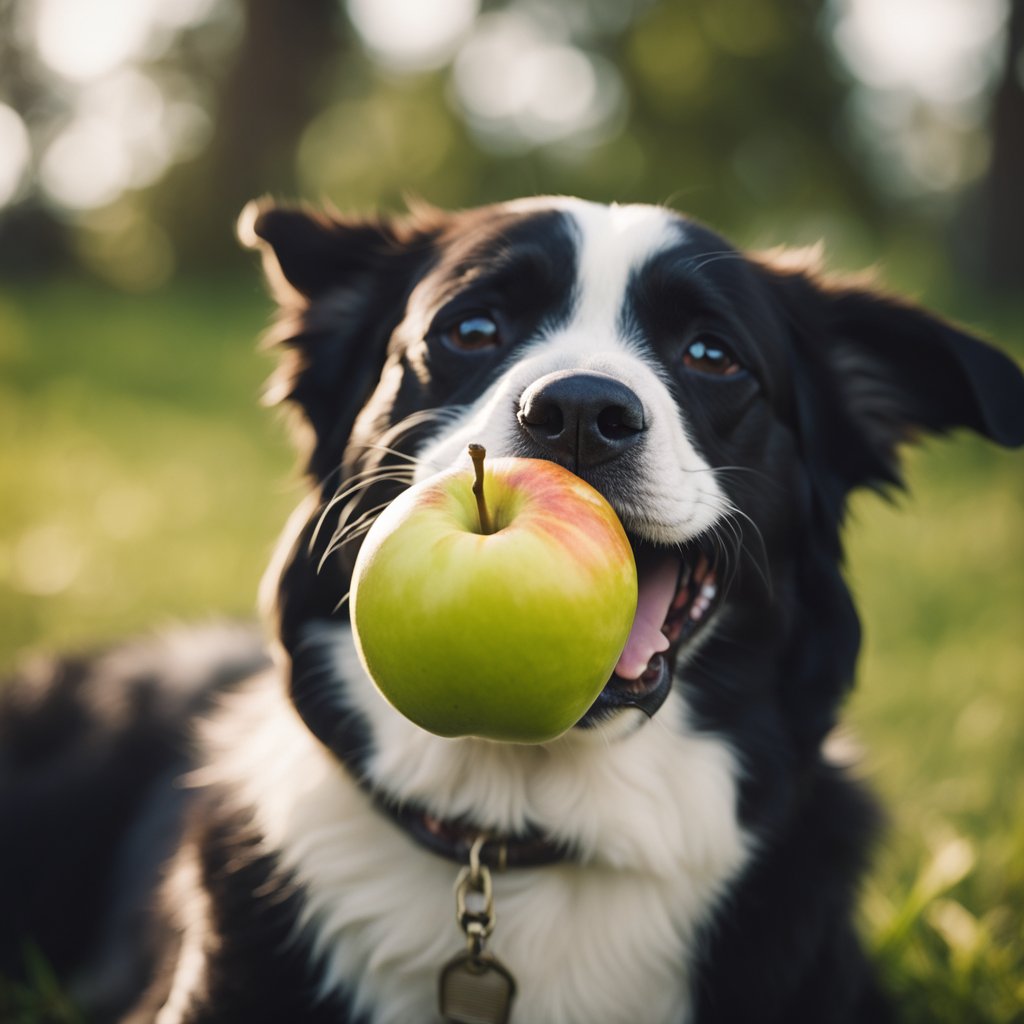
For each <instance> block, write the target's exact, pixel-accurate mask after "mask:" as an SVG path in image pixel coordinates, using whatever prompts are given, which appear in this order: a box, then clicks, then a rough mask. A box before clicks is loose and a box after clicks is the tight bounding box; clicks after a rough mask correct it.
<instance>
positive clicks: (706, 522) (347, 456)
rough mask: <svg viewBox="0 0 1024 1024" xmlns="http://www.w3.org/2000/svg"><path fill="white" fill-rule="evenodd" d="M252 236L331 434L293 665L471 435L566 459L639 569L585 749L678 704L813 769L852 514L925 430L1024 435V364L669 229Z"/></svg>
mask: <svg viewBox="0 0 1024 1024" xmlns="http://www.w3.org/2000/svg"><path fill="white" fill-rule="evenodd" d="M248 230H249V237H250V238H251V239H252V241H253V242H255V243H257V244H260V245H261V246H262V247H263V248H264V251H265V254H266V257H267V261H268V264H269V266H270V269H271V276H272V279H273V280H274V281H275V282H276V286H277V288H278V292H279V295H280V296H281V297H282V300H283V304H284V307H285V310H286V313H285V317H284V320H283V327H282V331H281V337H282V339H283V340H284V342H285V344H286V345H287V347H288V349H289V351H290V358H289V359H288V360H286V362H285V365H284V367H283V371H282V374H281V375H280V377H279V379H278V382H277V386H278V389H279V393H280V395H283V396H284V397H287V398H290V399H291V400H292V401H294V402H296V403H298V405H299V406H300V407H301V408H302V410H303V412H304V413H305V416H306V419H307V421H308V423H309V424H310V425H311V427H312V432H313V440H312V447H311V456H310V467H311V471H312V473H313V475H314V477H315V478H316V480H317V483H318V488H319V497H320V502H321V503H320V505H319V506H318V507H317V509H316V510H315V512H314V513H313V514H312V516H310V517H309V519H308V522H307V525H306V528H305V529H304V530H303V531H301V532H300V538H299V540H298V542H297V543H296V545H295V547H294V549H293V552H292V557H291V558H290V559H289V561H288V562H287V565H286V568H285V571H284V574H283V577H282V578H283V584H282V588H281V600H280V614H281V626H282V636H283V639H284V643H285V646H286V648H289V649H290V650H292V649H293V648H296V647H298V646H300V639H301V635H302V633H303V631H304V630H306V629H308V628H309V627H310V626H311V624H313V623H321V624H322V623H325V622H329V621H335V620H337V621H342V620H344V618H345V616H346V612H345V610H344V609H343V608H342V609H340V610H339V602H340V600H341V599H342V598H343V596H344V594H345V593H346V590H347V575H348V573H349V571H350V568H351V565H352V561H353V559H354V555H355V552H356V550H357V549H358V545H359V542H360V539H361V537H362V536H363V534H364V533H365V530H366V528H367V527H368V526H369V524H370V522H372V518H373V515H374V514H375V510H376V509H379V507H380V506H381V505H382V504H383V503H386V502H387V501H388V500H389V499H390V498H391V497H393V496H394V494H396V493H397V492H398V491H399V490H401V489H402V488H404V487H405V486H407V485H408V483H409V482H411V481H412V480H420V479H423V478H425V477H427V476H429V475H430V474H432V473H435V472H437V471H439V470H443V469H446V468H449V467H451V466H453V465H456V464H460V463H467V456H466V446H467V444H469V443H470V442H478V443H482V444H483V445H484V446H485V447H486V448H487V450H488V452H489V454H491V455H493V456H502V455H515V456H530V457H535V458H544V459H550V460H553V461H555V462H558V463H561V464H562V465H564V466H566V467H568V468H569V469H570V470H572V471H573V472H575V473H577V474H579V475H580V476H581V477H583V478H584V479H586V480H587V481H588V482H589V483H591V484H592V485H593V486H595V487H596V488H597V489H598V490H600V491H601V492H602V493H603V494H604V496H605V497H606V498H607V499H608V501H609V502H610V503H611V505H612V506H613V507H614V508H615V509H616V511H617V512H618V514H619V516H620V518H621V520H622V522H623V524H624V525H625V527H626V530H627V532H628V534H629V536H630V538H631V540H632V542H633V544H634V548H635V551H636V555H637V562H638V566H639V569H640V593H641V597H640V611H639V612H638V619H637V625H636V626H635V627H634V635H633V636H631V638H630V642H629V644H627V649H626V652H625V653H624V656H623V658H622V659H621V660H620V662H619V666H618V668H617V670H616V675H614V676H613V677H612V679H611V680H610V681H609V684H608V686H607V687H606V688H605V690H604V692H603V694H602V696H601V697H600V698H599V700H598V702H597V703H596V704H595V706H594V708H593V709H591V711H590V712H589V713H588V714H587V716H585V718H584V719H583V720H582V721H581V723H580V727H581V729H584V728H586V727H592V726H595V725H602V726H608V727H611V728H613V723H615V722H621V721H623V720H625V719H628V720H629V721H630V722H631V723H632V725H635V724H636V723H637V722H638V721H643V720H644V717H645V716H651V715H653V714H655V713H656V712H657V711H658V710H659V708H660V707H661V706H662V704H663V703H664V701H665V699H666V696H667V695H668V693H669V692H670V691H671V690H672V689H673V688H676V689H682V690H684V691H685V694H686V699H687V703H688V705H689V707H690V709H691V710H692V711H693V712H694V714H696V716H697V717H698V718H699V719H700V720H701V721H702V722H704V723H706V724H707V725H708V727H709V728H711V729H714V730H715V731H717V732H720V733H721V732H724V733H726V734H727V735H729V736H730V737H732V738H733V741H734V742H735V743H736V744H737V745H738V746H740V747H742V746H743V745H744V742H743V739H744V731H745V729H746V728H747V725H746V724H745V723H747V722H748V720H749V717H750V715H751V713H752V710H754V709H756V710H757V713H758V715H759V723H760V724H759V726H758V729H759V731H760V733H761V734H762V735H761V741H762V742H763V736H764V729H765V727H764V723H765V722H768V723H769V726H770V728H769V732H771V730H772V729H774V730H776V731H777V732H778V734H779V736H784V737H785V745H786V746H787V747H788V748H790V749H793V748H796V749H797V750H803V751H811V750H814V749H816V748H817V746H818V744H819V743H820V741H821V739H822V737H823V736H824V734H825V733H826V732H827V730H828V729H829V727H830V726H831V724H832V722H833V718H834V714H835V711H836V707H837V704H838V701H839V698H840V696H841V693H842V692H843V690H844V689H845V687H846V686H847V685H848V684H849V681H850V679H851V676H852V669H853V661H854V657H855V653H856V649H857V644H858V631H857V623H856V616H855V614H854V612H853V610H852V606H851V604H850V601H849V597H848V595H847V591H846V589H845V586H844V585H843V582H842V579H841V577H840V575H839V571H838V561H839V552H840V549H839V540H838V533H839V528H840V525H841V520H842V516H843V508H844V503H845V499H846V496H847V495H848V493H849V492H850V491H851V489H853V488H856V487H859V486H874V487H878V486H883V485H886V484H889V483H894V482H897V480H898V474H897V470H896V449H897V446H898V445H899V443H900V442H902V441H903V440H905V439H908V438H910V437H911V436H913V435H914V434H915V433H918V432H920V431H921V430H931V431H942V430H945V429H948V428H950V427H953V426H957V425H964V426H968V427H971V428H973V429H975V430H977V431H979V432H981V433H984V434H986V435H987V436H989V437H992V438H994V439H995V440H997V441H1001V442H1003V443H1018V442H1019V441H1020V440H1021V438H1022V431H1024V424H1022V419H1024V417H1022V412H1021V408H1022V405H1024V403H1022V401H1021V397H1020V396H1021V391H1020V389H1021V383H1020V374H1019V371H1017V370H1016V368H1015V367H1014V366H1013V364H1012V363H1010V362H1009V361H1008V360H1006V359H1005V358H1004V357H1003V356H1001V355H999V354H998V353H997V352H995V351H994V350H993V349H991V348H989V347H987V346H985V345H983V344H982V343H980V342H977V341H975V340H973V339H971V338H968V337H967V336H966V335H964V334H962V333H960V332H959V331H956V330H954V329H953V328H951V327H949V326H947V325H945V324H943V323H941V322H940V321H938V320H935V319H933V318H931V317H929V316H927V315H926V314H924V313H922V312H920V311H918V310H916V309H913V308H911V307H909V306H905V305H902V304H900V303H897V302H895V301H893V300H889V299H885V298H881V297H879V296H878V295H877V294H874V293H873V292H871V291H870V290H868V289H866V288H863V287H860V286H857V285H854V284H832V285H830V284H826V283H823V282H822V281H821V280H820V279H819V278H818V277H817V275H816V274H815V272H814V271H813V270H810V269H808V268H807V267H806V266H803V267H801V266H799V265H797V263H796V262H795V261H794V260H793V258H792V257H783V258H781V259H780V258H776V260H775V261H774V262H773V261H771V260H769V259H754V258H750V257H747V256H745V255H743V254H741V253H740V252H738V251H737V250H735V249H734V248H732V247H731V246H730V245H729V244H728V243H727V242H725V241H724V240H723V239H721V238H720V237H719V236H717V235H715V234H714V233H712V232H711V231H709V230H707V229H706V228H704V227H702V226H699V225H697V224H695V223H693V222H692V221H689V220H687V219H685V218H683V217H681V216H679V215H677V214H674V213H671V212H669V211H666V210H664V209H660V208H656V207H648V206H622V207H606V206H600V205H595V204H590V203H585V202H582V201H579V200H568V199H538V200H529V201H522V202H517V203H510V204H505V205H501V206H496V207H489V208H484V209H482V210H476V211H469V212H464V213H456V214H441V213H438V212H436V211H429V212H426V213H421V214H418V215H416V216H414V217H412V218H409V219H408V220H405V221H400V222H382V223H377V222H374V223H369V222H363V223H354V222H345V221H341V220H331V219H325V218H317V217H313V216H310V215H308V214H305V213H301V212H298V211H292V210H281V209H274V208H270V209H263V210H262V211H261V210H258V209H254V210H253V211H251V213H250V218H249V227H248ZM804 263H805V264H806V263H807V261H806V260H805V261H804ZM467 464H468V463H467ZM303 552H305V553H304V554H303ZM662 635H664V637H666V638H667V640H668V642H669V646H668V648H667V649H664V650H663V649H661V648H663V647H664V643H663V642H662V641H661V640H660V637H661V636H662ZM292 653H293V655H294V653H295V651H294V650H292ZM318 702H319V703H321V704H322V703H323V695H322V694H319V695H318ZM636 711H639V712H642V713H643V715H642V716H641V715H638V714H635V713H634V712H636ZM624 713H629V714H624ZM632 725H631V727H632ZM332 728H333V727H332ZM604 731H605V732H608V731H609V730H608V729H605V730H604Z"/></svg>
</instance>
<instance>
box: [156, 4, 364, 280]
mask: <svg viewBox="0 0 1024 1024" xmlns="http://www.w3.org/2000/svg"><path fill="white" fill-rule="evenodd" d="M241 13H242V23H243V27H242V32H241V36H240V39H239V41H238V44H237V47H236V48H235V50H234V52H233V53H231V54H230V56H229V59H228V61H227V65H226V70H225V71H224V73H223V74H221V75H220V76H219V77H218V75H217V71H218V69H210V68H206V69H205V73H206V74H207V75H211V73H212V77H213V83H212V91H213V96H212V101H211V109H210V116H211V119H212V122H213V125H214V130H213V134H212V136H211V138H210V141H209V144H208V145H207V147H206V148H205V149H204V150H203V151H202V152H201V153H200V154H199V155H198V156H197V157H196V158H195V159H193V160H191V161H189V162H187V163H185V164H181V165H179V166H178V167H176V168H173V169H172V170H171V172H170V173H169V174H168V175H167V178H166V179H165V180H164V181H163V182H162V183H160V184H159V185H158V186H157V187H156V188H155V189H154V190H153V204H154V211H155V213H156V215H157V217H158V218H159V219H160V220H162V221H163V223H164V225H165V228H166V230H167V231H168V232H169V234H170V236H171V238H172V240H173V242H174V245H175V249H176V250H177V252H178V254H179V257H180V258H181V260H182V262H183V263H185V264H187V265H189V266H193V267H206V266H209V265H211V264H216V263H219V262H220V261H222V260H223V259H225V258H233V257H235V254H236V253H237V245H236V244H235V243H234V235H233V230H232V229H233V225H234V220H235V218H236V217H237V216H238V213H239V212H240V211H241V209H242V207H243V206H244V205H245V203H246V202H248V201H249V200H250V199H252V198H254V197H256V196H259V195H262V194H263V193H265V192H274V193H278V194H284V195H293V194H294V193H295V191H296V179H295V151H296V149H297V148H298V143H299V139H300V137H301V135H302V132H303V131H304V130H305V128H306V126H307V124H308V123H309V121H310V119H311V118H312V117H313V116H314V114H315V113H316V112H317V111H318V110H319V109H320V108H321V107H322V106H323V104H324V103H325V102H326V100H327V98H328V88H329V85H330V76H331V74H332V73H333V72H334V70H335V69H336V67H337V65H338V64H339V63H340V62H343V61H344V60H345V57H346V52H347V51H348V50H350V49H351V47H352V39H351V34H350V32H349V31H348V30H347V23H346V22H345V21H344V19H343V18H342V16H341V10H340V7H339V4H338V2H337V0H302V2H301V3H295V2H293V0H242V3H241ZM196 31H202V29H197V30H196ZM186 55H187V47H179V49H178V55H177V59H181V58H182V57H183V56H185V57H186V59H187V56H186ZM194 73H196V72H194Z"/></svg>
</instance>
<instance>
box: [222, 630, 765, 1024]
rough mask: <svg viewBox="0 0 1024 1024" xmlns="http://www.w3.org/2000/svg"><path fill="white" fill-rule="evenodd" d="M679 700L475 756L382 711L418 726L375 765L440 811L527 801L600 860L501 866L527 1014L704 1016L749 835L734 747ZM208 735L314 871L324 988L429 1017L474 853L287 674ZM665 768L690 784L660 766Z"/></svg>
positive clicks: (263, 820)
mask: <svg viewBox="0 0 1024 1024" xmlns="http://www.w3.org/2000/svg"><path fill="white" fill-rule="evenodd" d="M334 643H335V645H336V648H337V649H336V651H335V656H336V657H338V658H339V662H340V664H341V665H342V666H343V670H344V671H345V673H346V674H347V675H351V673H352V672H354V671H358V667H357V663H356V659H355V657H354V655H353V653H352V652H351V650H350V646H349V640H348V638H347V636H345V635H341V636H339V637H335V638H334ZM352 690H353V692H355V693H360V692H362V693H364V694H366V697H365V699H364V703H365V706H366V709H367V710H368V712H369V713H370V714H371V715H372V714H373V713H374V712H373V703H374V701H375V700H376V701H378V702H379V697H376V695H375V694H371V693H367V691H366V690H365V688H364V687H362V686H360V685H356V686H353V687H352ZM665 712H666V713H665V715H664V719H665V723H664V725H663V726H662V727H660V728H658V729H657V730H648V729H644V730H640V734H636V735H634V736H632V737H626V738H624V739H621V740H619V741H618V742H616V743H614V744H612V745H610V746H609V745H606V744H604V743H601V742H590V741H589V740H584V741H580V740H579V739H578V738H570V739H569V740H563V741H562V742H561V743H555V744H552V745H551V746H550V747H546V748H510V747H508V746H507V745H499V744H486V743H483V742H481V744H480V749H479V750H477V751H475V752H474V754H473V755H472V766H470V765H469V762H468V761H467V760H466V757H467V752H466V750H465V744H464V743H461V744H454V743H451V742H450V741H447V740H443V739H440V738H438V737H434V736H430V735H429V734H425V733H422V732H421V731H419V730H414V728H413V727H411V726H409V727H406V726H405V725H404V724H403V722H402V720H398V719H397V718H396V716H393V715H388V714H387V713H386V710H385V712H384V713H383V714H381V715H380V716H379V717H380V718H381V720H382V722H383V721H384V720H385V718H386V719H389V720H390V721H391V723H392V727H393V728H395V729H397V730H399V731H401V732H403V733H404V735H402V736H397V735H396V736H391V737H388V739H387V740H385V742H383V743H381V744H380V749H381V750H385V751H388V754H387V756H386V758H385V757H384V756H383V755H380V756H378V757H377V759H376V760H375V763H374V767H373V768H372V769H371V772H372V773H373V774H376V773H378V772H379V773H382V774H386V777H387V778H388V780H389V786H390V788H391V789H392V790H393V791H396V790H397V792H399V793H402V794H403V795H406V796H409V797H416V798H417V799H422V798H423V795H424V794H427V793H429V794H431V795H432V800H431V804H430V806H431V809H432V810H434V811H436V812H437V813H439V814H446V813H447V814H449V815H450V814H453V813H465V812H467V811H472V812H474V814H475V818H476V820H480V821H484V822H493V823H494V824H495V825H496V826H497V825H506V826H509V825H514V824H515V823H516V822H517V821H518V820H519V819H520V817H521V816H529V818H530V819H531V820H534V821H536V822H538V823H540V824H541V825H542V826H544V827H547V828H549V830H550V832H551V833H552V834H553V835H554V836H555V837H558V838H566V839H572V840H573V841H575V842H576V843H577V844H578V847H579V849H580V851H581V859H582V861H583V862H579V861H569V862H566V863H563V864H558V865H551V866H546V867H539V868H529V869H526V868H519V869H510V870H508V871H507V872H505V873H503V874H496V875H495V884H494V890H495V907H496V912H497V925H496V929H495V932H494V935H493V937H492V940H491V944H490V946H491V948H492V950H493V952H494V953H495V954H496V955H497V956H498V957H499V958H500V959H501V960H502V961H503V962H504V963H505V964H506V965H507V966H508V968H509V969H510V970H511V972H512V973H513V975H514V976H515V978H516V981H517V984H518V995H517V998H516V1019H517V1020H526V1021H561V1022H565V1024H573V1022H576V1021H578V1022H580V1024H583V1022H588V1024H594V1022H600V1021H609V1022H613V1021H623V1020H643V1021H645V1022H651V1024H656V1022H660V1021H664V1022H670V1021H671V1022H676V1024H678V1022H680V1021H685V1020H686V1019H687V1018H688V1012H687V1010H686V1007H687V1005H688V1002H689V993H688V986H689V982H690V972H689V971H688V970H687V968H686V965H687V963H688V962H690V961H691V959H692V956H693V953H694V950H693V943H694V938H695V933H696V931H697V930H698V929H699V927H700V926H701V925H702V924H703V923H704V922H705V921H706V920H707V918H708V915H709V912H710V910H711V908H712V906H713V904H714V901H715V899H716V897H717V896H718V895H719V894H720V893H721V891H722V888H723V886H724V885H725V883H726V882H727V881H728V880H729V879H730V878H731V877H733V876H734V875H735V873H736V872H737V871H738V870H739V869H740V867H741V866H742V864H743V862H744V859H745V850H746V847H747V842H746V840H745V838H744V836H743V835H742V833H741V830H740V828H739V826H738V824H737V821H736V816H735V790H736V786H735V781H734V773H735V767H734V763H733V758H732V756H731V755H730V753H729V751H728V749H727V748H726V746H725V745H724V744H723V743H721V742H719V741H716V740H714V739H712V738H709V737H707V736H701V737H698V736H696V735H693V734H691V733H690V732H689V731H688V730H687V728H686V726H685V714H684V709H683V706H682V703H681V701H678V700H677V701H676V706H674V707H672V708H666V709H665ZM641 734H642V735H641ZM207 738H208V744H209V745H210V747H211V749H212V751H213V752H214V756H213V757H211V759H210V764H211V765H215V766H216V767H215V768H214V767H211V768H208V769H206V771H205V772H204V776H203V781H213V782H217V783H220V784H223V785H226V786H227V787H229V790H231V791H233V792H234V793H235V794H236V797H237V799H238V801H239V803H240V804H242V805H243V806H250V807H252V809H253V811H254V815H255V821H256V824H257V827H258V829H259V830H260V832H261V833H262V835H263V836H264V838H265V841H266V844H267V848H268V849H270V850H274V851H276V852H277V853H278V855H279V857H280V859H281V864H282V867H284V868H286V869H288V870H289V871H290V872H291V873H292V874H293V877H294V879H295V880H296V881H298V882H299V883H300V884H301V885H302V886H303V887H304V891H305V904H304V906H305V909H304V911H303V920H302V922H301V927H302V930H303V932H304V933H305V937H306V938H307V940H308V941H310V942H311V943H312V945H313V947H314V949H315V951H316V952H317V954H318V957H319V962H320V964H321V965H322V968H321V970H322V974H321V987H322V993H323V995H325V996H328V995H329V994H330V993H332V992H334V991H346V992H347V993H348V994H349V995H350V996H351V998H352V999H353V1002H354V1004H355V1005H354V1006H353V1009H354V1010H356V1011H357V1012H363V1013H366V1014H368V1019H369V1020H370V1021H372V1022H373V1024H404V1022H407V1021H410V1020H423V1019H424V1017H423V1008H424V1007H428V1006H432V1005H434V1004H435V1003H436V991H437V985H438V976H439V973H440V970H441V967H442V966H443V965H444V963H445V962H446V961H447V960H448V959H449V958H450V957H451V956H452V955H453V954H455V953H457V952H458V951H459V950H460V949H462V948H464V939H463V937H462V934H461V932H460V930H459V928H458V926H457V924H456V921H455V907H454V896H453V883H454V879H455V875H456V872H457V866H456V865H455V864H453V863H450V862H449V861H447V860H445V859H443V858H441V857H438V856H436V855H435V854H433V853H430V852H428V851H425V850H423V849H421V848H420V847H418V846H417V845H416V844H415V843H414V842H413V841H412V840H410V839H409V838H408V837H407V836H406V835H404V834H403V833H401V832H399V831H397V830H396V829H395V828H394V826H393V825H392V824H391V823H390V822H389V821H388V820H387V819H386V818H385V817H384V816H382V815H381V813H380V812H379V811H378V810H377V809H376V808H374V807H373V805H372V803H371V802H370V800H369V798H368V797H367V796H366V794H365V793H364V792H363V791H361V790H360V789H359V788H358V787H357V786H356V785H355V784H354V783H353V782H352V780H351V779H350V777H349V776H348V775H347V774H346V773H345V771H344V770H343V769H342V768H341V767H340V766H339V765H338V763H337V762H336V761H334V760H333V758H332V757H331V756H330V755H329V754H328V753H327V752H326V751H325V750H324V749H323V747H322V746H321V745H320V744H319V743H318V742H317V741H316V740H315V739H314V738H313V737H312V736H311V735H310V734H309V732H308V731H307V730H306V729H305V728H304V726H303V725H302V723H301V722H300V720H299V719H298V717H297V716H295V715H294V713H293V712H292V710H291V708H290V707H289V706H288V705H287V704H286V702H285V701H284V699H283V696H282V694H281V691H280V683H279V681H278V680H277V679H276V677H274V676H267V677H263V678H261V679H259V680H257V682H256V683H255V684H254V685H253V686H252V687H250V688H249V689H248V690H247V691H245V692H244V693H242V694H240V695H239V696H238V697H237V698H236V699H235V700H234V701H233V702H232V704H231V706H230V707H229V709H228V713H227V714H224V715H222V716H221V717H220V718H218V719H215V720H214V721H213V722H212V723H211V725H210V727H209V730H208V734H207ZM243 738H244V742H243V741H242V740H243ZM396 752H397V753H396ZM402 763H404V765H405V770H404V771H403V770H402ZM666 774H669V775H672V776H674V777H675V778H677V779H679V780H680V784H679V785H677V786H675V787H671V786H656V785H654V784H653V783H652V781H651V780H656V779H658V778H662V777H664V776H665V775H666ZM457 782H458V785H456V783H457ZM456 794H457V797H456ZM495 794H501V797H500V799H495V798H494V795H495ZM446 804H447V806H446Z"/></svg>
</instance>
